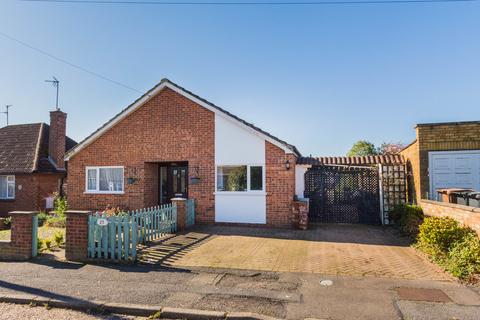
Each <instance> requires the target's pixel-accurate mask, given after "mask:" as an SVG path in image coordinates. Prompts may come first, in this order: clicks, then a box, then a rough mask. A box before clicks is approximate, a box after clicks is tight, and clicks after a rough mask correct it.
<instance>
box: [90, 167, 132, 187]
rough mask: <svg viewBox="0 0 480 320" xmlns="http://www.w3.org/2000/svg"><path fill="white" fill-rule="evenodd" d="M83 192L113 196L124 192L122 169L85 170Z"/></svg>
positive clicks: (97, 168)
mask: <svg viewBox="0 0 480 320" xmlns="http://www.w3.org/2000/svg"><path fill="white" fill-rule="evenodd" d="M85 192H86V193H106V194H112V193H113V194H115V193H117V194H118V193H123V192H124V167H122V166H102V167H86V168H85Z"/></svg>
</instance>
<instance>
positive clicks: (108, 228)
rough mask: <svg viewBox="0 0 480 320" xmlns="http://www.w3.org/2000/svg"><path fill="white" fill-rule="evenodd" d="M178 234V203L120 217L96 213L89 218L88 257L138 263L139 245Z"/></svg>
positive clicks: (132, 212) (137, 211)
mask: <svg viewBox="0 0 480 320" xmlns="http://www.w3.org/2000/svg"><path fill="white" fill-rule="evenodd" d="M176 231H177V207H176V205H175V204H170V205H163V206H156V207H151V208H144V209H140V210H133V211H129V212H125V213H124V214H122V215H118V216H108V215H106V214H103V213H98V212H97V213H95V214H93V215H90V216H89V217H88V257H89V258H91V259H105V260H135V259H136V257H137V244H139V243H146V242H149V241H153V240H156V239H159V238H162V237H164V236H165V235H166V234H170V233H175V232H176Z"/></svg>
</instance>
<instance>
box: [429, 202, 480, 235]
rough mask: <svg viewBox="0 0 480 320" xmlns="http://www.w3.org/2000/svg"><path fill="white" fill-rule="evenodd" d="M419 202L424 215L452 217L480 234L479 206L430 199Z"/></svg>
mask: <svg viewBox="0 0 480 320" xmlns="http://www.w3.org/2000/svg"><path fill="white" fill-rule="evenodd" d="M419 204H420V206H421V207H422V209H423V212H424V214H425V215H427V216H434V217H450V218H453V219H455V220H457V221H458V222H460V223H462V224H463V225H465V226H468V227H470V228H472V229H473V230H475V231H476V232H477V234H478V235H479V236H480V208H474V207H467V206H462V205H459V204H454V203H446V202H436V201H431V200H420V202H419Z"/></svg>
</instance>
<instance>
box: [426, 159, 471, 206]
mask: <svg viewBox="0 0 480 320" xmlns="http://www.w3.org/2000/svg"><path fill="white" fill-rule="evenodd" d="M428 162H429V168H430V194H431V195H433V196H434V197H435V196H436V190H437V189H441V188H468V189H474V190H479V191H480V150H474V151H441V152H440V151H435V152H429V153H428Z"/></svg>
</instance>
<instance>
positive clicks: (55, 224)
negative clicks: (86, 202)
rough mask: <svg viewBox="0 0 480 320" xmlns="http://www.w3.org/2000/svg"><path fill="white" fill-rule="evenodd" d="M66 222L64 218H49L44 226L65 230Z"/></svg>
mask: <svg viewBox="0 0 480 320" xmlns="http://www.w3.org/2000/svg"><path fill="white" fill-rule="evenodd" d="M66 220H67V219H66V218H65V216H57V215H55V216H49V217H48V218H47V221H46V223H45V224H46V225H47V226H48V227H52V228H65V227H66Z"/></svg>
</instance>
